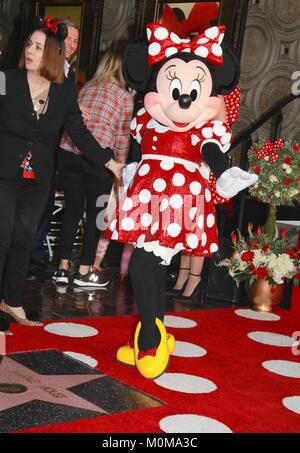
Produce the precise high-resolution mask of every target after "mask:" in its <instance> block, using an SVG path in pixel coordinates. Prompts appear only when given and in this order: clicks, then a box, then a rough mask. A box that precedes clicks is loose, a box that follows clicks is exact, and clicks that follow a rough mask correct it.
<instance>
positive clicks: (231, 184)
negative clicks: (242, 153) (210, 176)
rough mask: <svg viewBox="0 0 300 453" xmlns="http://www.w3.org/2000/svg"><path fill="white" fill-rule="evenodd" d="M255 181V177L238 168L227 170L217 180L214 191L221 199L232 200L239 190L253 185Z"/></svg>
mask: <svg viewBox="0 0 300 453" xmlns="http://www.w3.org/2000/svg"><path fill="white" fill-rule="evenodd" d="M257 180H258V176H257V175H255V174H253V173H248V172H247V171H244V170H242V169H241V168H239V167H232V168H228V170H226V171H224V173H222V174H221V176H220V177H219V178H218V179H217V184H216V191H217V193H218V194H219V195H221V197H224V198H232V197H234V196H235V195H236V194H237V193H238V192H240V191H241V190H244V189H246V187H249V186H251V185H252V184H254V183H255V182H256V181H257Z"/></svg>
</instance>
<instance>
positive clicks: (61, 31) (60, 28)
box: [56, 22, 68, 41]
mask: <svg viewBox="0 0 300 453" xmlns="http://www.w3.org/2000/svg"><path fill="white" fill-rule="evenodd" d="M67 36H68V27H67V26H66V24H64V23H63V22H60V23H59V24H58V25H57V33H56V37H57V39H58V40H59V41H64V40H65V39H66V37H67Z"/></svg>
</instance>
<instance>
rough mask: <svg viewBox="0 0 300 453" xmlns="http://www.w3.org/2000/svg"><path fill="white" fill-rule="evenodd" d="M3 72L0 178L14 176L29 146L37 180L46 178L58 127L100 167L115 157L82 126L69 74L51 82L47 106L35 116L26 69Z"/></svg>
mask: <svg viewBox="0 0 300 453" xmlns="http://www.w3.org/2000/svg"><path fill="white" fill-rule="evenodd" d="M5 76H6V94H5V95H2V96H1V95H0V178H5V179H11V178H15V177H16V176H17V175H18V173H19V168H20V165H21V163H22V161H23V159H24V156H25V155H26V153H27V152H28V151H29V150H31V151H32V154H33V166H34V170H35V172H36V179H37V181H39V182H47V181H49V180H50V179H51V177H52V176H53V161H54V159H53V154H54V152H55V148H56V146H57V143H56V142H57V136H58V134H59V131H60V129H61V127H64V129H65V130H66V131H67V133H68V134H69V136H70V137H71V139H72V141H73V142H74V143H75V145H76V146H77V147H78V148H79V149H80V150H81V151H82V153H83V154H84V156H85V157H86V158H87V159H88V160H89V161H91V162H92V163H93V164H94V165H95V166H97V167H99V169H100V168H103V166H104V165H105V163H106V162H108V161H109V159H111V158H114V153H113V151H112V150H111V149H110V148H105V149H104V148H102V147H101V146H100V145H99V144H98V142H97V141H96V140H95V139H94V137H93V136H92V134H91V133H90V132H89V131H88V129H87V128H86V127H85V125H84V123H83V120H82V115H81V111H80V109H79V106H78V103H77V93H76V89H75V83H74V81H73V80H72V79H71V78H70V79H67V78H65V80H64V82H63V83H62V84H57V83H54V82H52V83H51V84H50V89H49V102H48V109H47V111H46V113H45V114H44V115H41V116H40V119H39V120H37V117H36V113H35V111H34V109H33V104H32V100H31V96H30V90H29V85H28V81H27V71H25V70H20V69H13V70H9V71H5Z"/></svg>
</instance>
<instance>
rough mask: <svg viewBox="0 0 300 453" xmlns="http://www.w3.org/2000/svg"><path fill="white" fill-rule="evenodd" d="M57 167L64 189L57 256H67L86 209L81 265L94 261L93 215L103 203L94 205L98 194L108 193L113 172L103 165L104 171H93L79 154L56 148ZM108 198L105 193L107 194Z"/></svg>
mask: <svg viewBox="0 0 300 453" xmlns="http://www.w3.org/2000/svg"><path fill="white" fill-rule="evenodd" d="M58 168H59V174H60V177H61V185H62V188H63V191H64V198H65V211H64V218H63V223H62V228H61V234H60V258H61V259H65V260H69V259H70V258H71V255H72V248H73V244H74V241H75V238H76V232H77V228H78V224H79V222H80V220H81V219H82V217H83V214H84V212H85V214H86V218H85V223H84V228H83V230H84V232H83V239H82V252H81V259H80V264H81V265H88V266H91V265H92V264H93V263H94V259H95V255H96V249H97V244H98V240H99V235H100V231H99V230H98V229H97V225H96V218H97V215H98V213H99V212H100V211H102V210H103V209H104V207H106V205H105V206H104V207H103V206H102V207H101V206H100V207H97V206H96V201H97V198H98V197H99V196H100V195H109V194H110V192H111V189H112V185H113V179H114V178H113V174H112V173H111V172H110V171H109V170H107V169H106V168H104V167H103V171H100V172H99V170H98V172H96V171H95V170H94V171H93V167H90V165H89V164H88V163H87V161H86V159H84V157H82V156H81V155H77V154H74V153H72V152H69V151H63V150H60V151H59V157H58ZM107 198H108V197H107Z"/></svg>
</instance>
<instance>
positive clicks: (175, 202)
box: [170, 194, 183, 209]
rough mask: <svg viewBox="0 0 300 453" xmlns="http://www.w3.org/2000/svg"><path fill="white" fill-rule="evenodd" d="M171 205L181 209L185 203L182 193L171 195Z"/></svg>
mask: <svg viewBox="0 0 300 453" xmlns="http://www.w3.org/2000/svg"><path fill="white" fill-rule="evenodd" d="M170 205H171V206H172V208H173V209H180V208H181V207H182V205H183V198H182V196H181V195H178V194H175V195H172V196H171V197H170Z"/></svg>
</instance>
